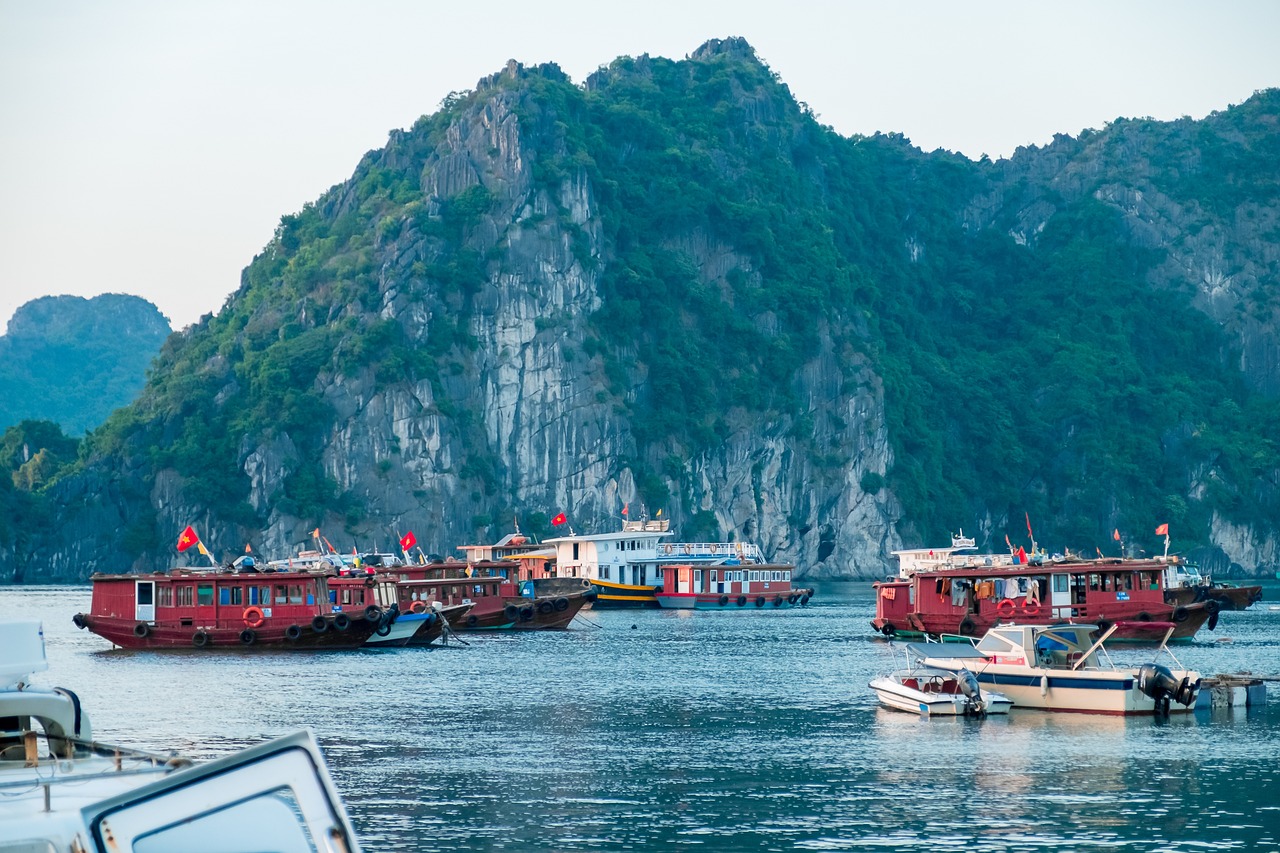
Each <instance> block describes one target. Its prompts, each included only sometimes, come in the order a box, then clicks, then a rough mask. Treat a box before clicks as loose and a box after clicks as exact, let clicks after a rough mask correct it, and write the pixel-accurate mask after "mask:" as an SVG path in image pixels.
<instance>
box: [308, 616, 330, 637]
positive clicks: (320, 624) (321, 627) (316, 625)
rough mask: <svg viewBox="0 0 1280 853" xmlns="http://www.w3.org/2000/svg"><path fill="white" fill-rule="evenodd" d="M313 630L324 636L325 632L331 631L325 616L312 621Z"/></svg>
mask: <svg viewBox="0 0 1280 853" xmlns="http://www.w3.org/2000/svg"><path fill="white" fill-rule="evenodd" d="M311 630H312V631H315V632H316V633H317V634H323V633H324V632H325V631H327V630H329V623H328V622H327V621H326V620H325V618H324V617H323V616H317V617H316V618H314V619H312V620H311Z"/></svg>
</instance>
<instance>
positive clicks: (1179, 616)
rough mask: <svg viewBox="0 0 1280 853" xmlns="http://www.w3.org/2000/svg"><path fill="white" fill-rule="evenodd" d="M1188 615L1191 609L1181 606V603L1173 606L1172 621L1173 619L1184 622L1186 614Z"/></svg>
mask: <svg viewBox="0 0 1280 853" xmlns="http://www.w3.org/2000/svg"><path fill="white" fill-rule="evenodd" d="M1190 615H1191V611H1190V610H1187V608H1185V607H1183V606H1182V605H1181V604H1179V605H1178V606H1177V607H1175V608H1173V621H1174V622H1186V621H1187V617H1188V616H1190Z"/></svg>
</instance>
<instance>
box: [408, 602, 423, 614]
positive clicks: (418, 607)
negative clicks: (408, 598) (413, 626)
mask: <svg viewBox="0 0 1280 853" xmlns="http://www.w3.org/2000/svg"><path fill="white" fill-rule="evenodd" d="M426 609H427V605H426V602H423V601H415V602H414V603H413V604H410V605H409V610H410V611H412V612H414V613H424V612H426Z"/></svg>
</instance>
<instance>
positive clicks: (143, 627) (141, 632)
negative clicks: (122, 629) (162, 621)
mask: <svg viewBox="0 0 1280 853" xmlns="http://www.w3.org/2000/svg"><path fill="white" fill-rule="evenodd" d="M150 633H151V626H150V625H148V624H147V623H146V622H139V623H138V624H137V625H134V626H133V636H135V637H145V636H147V635H148V634H150Z"/></svg>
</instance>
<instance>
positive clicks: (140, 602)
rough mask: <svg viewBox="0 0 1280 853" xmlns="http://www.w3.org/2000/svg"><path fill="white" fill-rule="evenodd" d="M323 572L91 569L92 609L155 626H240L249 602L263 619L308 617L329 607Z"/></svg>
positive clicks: (306, 619)
mask: <svg viewBox="0 0 1280 853" xmlns="http://www.w3.org/2000/svg"><path fill="white" fill-rule="evenodd" d="M328 602H329V588H328V585H327V583H326V579H325V577H324V576H323V575H319V574H311V573H308V572H266V573H264V572H256V571H255V572H245V571H232V570H196V569H174V570H172V571H170V572H169V573H167V574H165V573H160V572H156V573H153V574H149V575H101V574H98V575H94V576H93V597H92V606H91V612H92V613H93V614H94V615H95V616H97V617H107V618H117V619H125V620H129V621H131V622H134V621H136V622H144V623H150V624H152V625H156V626H161V625H163V626H177V627H183V628H189V627H196V626H201V627H231V626H235V627H237V628H239V627H242V626H243V624H244V612H245V609H246V608H248V607H256V608H259V609H261V611H262V614H263V617H264V618H266V619H280V620H292V621H295V622H301V623H304V624H305V623H307V622H309V621H311V619H312V617H314V616H315V615H317V614H320V613H328V612H329V607H328Z"/></svg>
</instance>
